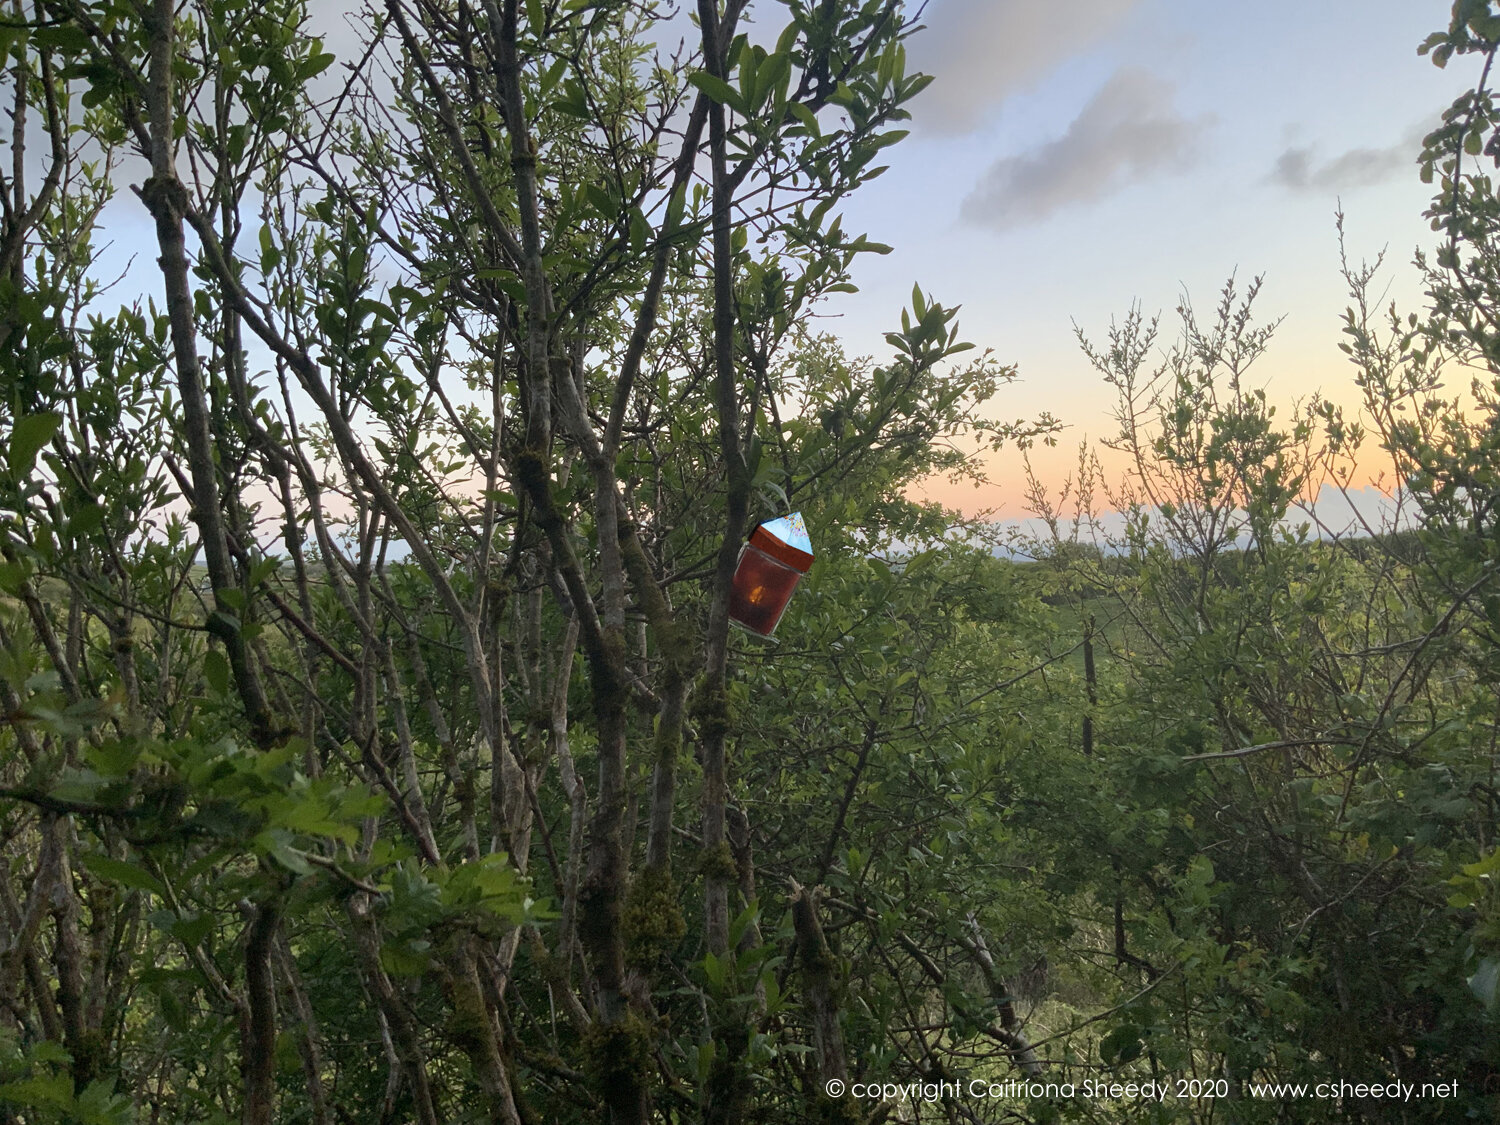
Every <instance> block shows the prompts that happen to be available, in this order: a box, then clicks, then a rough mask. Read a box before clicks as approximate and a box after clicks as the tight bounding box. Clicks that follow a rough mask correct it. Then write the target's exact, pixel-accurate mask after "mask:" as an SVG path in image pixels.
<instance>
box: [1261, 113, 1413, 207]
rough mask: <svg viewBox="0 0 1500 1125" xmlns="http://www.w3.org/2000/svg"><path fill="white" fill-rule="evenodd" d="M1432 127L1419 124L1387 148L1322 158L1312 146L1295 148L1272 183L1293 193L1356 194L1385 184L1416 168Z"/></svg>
mask: <svg viewBox="0 0 1500 1125" xmlns="http://www.w3.org/2000/svg"><path fill="white" fill-rule="evenodd" d="M1429 127H1430V123H1421V124H1418V125H1415V126H1413V127H1412V128H1411V129H1408V130H1407V131H1406V133H1405V134H1404V135H1403V136H1402V137H1401V139H1400V140H1399V141H1397V142H1396V143H1395V144H1393V145H1389V146H1387V147H1385V148H1351V149H1346V150H1345V151H1343V152H1341V153H1338V154H1337V155H1336V156H1329V157H1327V158H1322V159H1320V153H1319V151H1318V150H1317V149H1315V148H1314V147H1313V146H1312V145H1296V146H1293V147H1291V148H1288V149H1286V150H1285V151H1283V152H1282V154H1281V155H1280V156H1279V157H1277V159H1276V166H1275V167H1274V168H1273V169H1272V170H1271V180H1272V182H1274V183H1278V184H1280V185H1281V186H1282V187H1288V188H1291V189H1292V190H1293V191H1352V190H1354V189H1356V188H1362V187H1369V186H1370V185H1372V184H1378V183H1381V182H1383V181H1385V180H1388V179H1390V178H1391V177H1393V176H1396V175H1398V174H1400V173H1401V172H1411V171H1413V170H1414V169H1415V167H1416V163H1417V153H1418V152H1419V151H1420V150H1421V147H1422V138H1423V136H1424V135H1425V134H1426V132H1427V130H1428V128H1429Z"/></svg>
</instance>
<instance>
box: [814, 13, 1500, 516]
mask: <svg viewBox="0 0 1500 1125" xmlns="http://www.w3.org/2000/svg"><path fill="white" fill-rule="evenodd" d="M1448 16H1449V5H1448V4H1446V3H1441V2H1433V0H1260V2H1258V3H1255V4H1222V3H1203V2H1202V0H1073V2H1072V3H1068V4H1065V5H1064V4H1057V3H1054V2H1052V0H932V2H931V3H930V4H929V6H928V9H927V14H926V17H925V22H926V23H927V25H928V30H927V31H924V32H922V33H921V34H919V35H918V36H916V37H915V38H914V39H913V41H912V43H911V47H910V55H911V59H910V63H911V65H913V66H915V67H919V68H920V69H922V70H924V71H926V72H928V73H931V74H934V75H936V76H937V80H936V81H935V82H934V83H933V85H932V86H931V87H930V88H929V89H928V90H927V91H926V92H925V93H923V94H922V95H921V97H920V98H919V99H918V105H917V109H916V113H915V118H916V119H915V121H914V123H913V125H912V128H913V133H912V136H911V137H910V138H909V139H908V140H907V141H906V142H905V143H903V144H901V145H899V146H897V147H896V148H894V149H891V150H889V152H890V162H891V168H890V171H888V172H887V173H886V174H885V175H884V176H883V177H882V178H880V179H878V180H876V181H875V182H874V183H872V184H870V185H867V186H866V187H865V188H863V189H861V192H860V193H859V194H858V195H857V197H856V198H855V199H854V201H853V202H852V203H851V205H850V207H849V212H848V218H847V219H846V222H845V226H846V228H847V229H851V230H857V231H867V232H868V233H869V234H870V235H871V236H872V237H874V238H876V239H878V240H880V241H883V242H887V243H890V244H892V245H894V246H895V252H894V253H892V254H890V255H889V256H887V257H884V258H870V259H869V260H867V261H865V262H864V263H863V264H862V265H861V266H860V267H859V269H858V272H857V273H856V280H857V281H858V282H859V283H860V285H861V287H862V292H861V293H859V294H858V295H856V296H852V297H848V298H846V299H844V300H843V302H842V303H841V304H840V305H838V306H836V307H834V308H832V309H830V312H836V313H838V314H839V315H838V317H837V318H836V319H831V320H830V321H829V322H828V326H829V328H830V329H831V330H833V331H835V332H837V333H838V334H840V335H841V336H842V337H844V339H845V340H846V341H847V343H848V345H849V346H850V348H851V350H854V351H856V352H868V353H870V354H872V355H874V356H875V357H876V358H877V359H879V358H880V357H881V356H882V355H884V354H886V350H887V349H886V348H885V345H884V343H883V341H882V334H883V333H884V332H885V331H888V330H889V329H890V328H891V327H893V326H894V324H895V322H896V320H897V318H898V315H899V310H900V308H901V306H902V304H903V303H904V302H905V301H906V300H907V298H908V295H909V293H910V291H911V286H912V283H913V282H914V281H919V282H920V283H921V284H922V286H923V288H924V289H926V290H928V291H929V292H930V293H931V294H932V295H933V296H934V297H936V298H937V299H938V300H939V301H941V302H943V303H944V304H954V303H961V304H962V305H963V313H962V316H961V322H962V326H963V332H964V336H965V338H967V339H969V340H972V341H974V342H975V343H977V344H979V345H981V346H983V347H990V348H993V349H994V350H995V354H996V356H997V357H998V358H999V359H1001V360H1003V361H1004V362H1007V363H1015V364H1017V365H1018V366H1019V373H1020V381H1019V382H1017V383H1015V384H1012V385H1011V386H1010V387H1008V388H1007V389H1005V390H1003V391H1002V392H1001V395H1000V396H999V398H998V399H997V400H996V401H995V403H994V404H993V407H992V413H993V414H994V415H996V416H998V417H1002V418H1008V419H1015V418H1018V417H1024V416H1031V415H1035V414H1036V413H1037V412H1039V411H1042V410H1050V411H1052V412H1053V413H1054V414H1057V415H1059V416H1060V417H1061V418H1062V419H1063V420H1064V421H1066V422H1067V423H1068V424H1069V426H1070V429H1069V430H1068V431H1066V433H1065V434H1064V435H1063V438H1062V441H1061V446H1060V447H1059V449H1058V450H1056V451H1042V452H1041V453H1039V454H1037V455H1036V457H1035V458H1034V459H1035V461H1036V463H1037V464H1038V466H1039V468H1041V469H1042V470H1043V471H1044V473H1045V474H1046V475H1047V476H1048V477H1049V478H1051V479H1055V480H1058V481H1060V480H1061V479H1062V477H1063V476H1064V475H1065V474H1066V471H1067V468H1068V466H1069V465H1070V464H1071V462H1072V461H1073V459H1074V458H1075V456H1076V448H1077V444H1078V441H1079V440H1080V439H1081V438H1083V437H1085V436H1087V437H1098V436H1100V435H1102V434H1105V433H1107V432H1108V430H1109V423H1108V418H1107V414H1106V407H1107V404H1108V400H1107V398H1106V396H1105V395H1104V394H1103V393H1102V392H1103V391H1104V390H1106V389H1107V388H1103V387H1102V385H1101V384H1100V383H1099V381H1098V378H1097V376H1095V375H1094V374H1093V372H1092V370H1091V369H1090V368H1089V366H1088V364H1087V361H1086V360H1085V359H1084V358H1083V356H1082V355H1081V354H1080V352H1079V350H1078V347H1077V345H1076V342H1075V341H1074V338H1073V328H1072V325H1073V323H1074V322H1075V321H1076V322H1077V324H1078V325H1079V326H1080V327H1081V328H1082V329H1083V330H1084V331H1085V333H1087V334H1088V335H1089V336H1090V337H1091V338H1093V339H1095V340H1099V339H1102V337H1103V336H1104V334H1105V331H1106V329H1107V328H1108V325H1109V321H1110V318H1111V317H1112V316H1120V315H1123V314H1124V313H1125V312H1126V311H1127V310H1128V309H1129V307H1130V304H1131V302H1132V301H1133V300H1136V299H1139V301H1140V302H1141V304H1142V306H1143V308H1144V309H1145V311H1146V312H1147V313H1148V314H1149V313H1152V312H1156V311H1161V312H1162V313H1163V314H1164V315H1163V318H1162V324H1163V329H1164V334H1165V333H1166V331H1167V330H1175V327H1176V319H1175V314H1174V312H1173V310H1174V309H1175V307H1176V305H1177V303H1178V300H1179V296H1180V294H1181V293H1182V292H1184V291H1186V292H1187V293H1189V294H1190V295H1191V296H1192V298H1193V301H1194V304H1195V306H1196V307H1197V308H1198V309H1199V310H1200V312H1205V313H1206V312H1208V311H1210V310H1211V308H1212V306H1213V304H1214V302H1215V300H1216V298H1217V295H1218V291H1219V289H1220V288H1221V287H1222V285H1223V283H1224V281H1225V279H1226V278H1227V277H1228V276H1229V274H1230V273H1231V271H1237V273H1238V276H1239V278H1240V280H1241V281H1242V282H1246V281H1248V280H1249V279H1250V278H1251V277H1253V276H1254V275H1256V274H1264V275H1265V285H1264V289H1263V290H1262V294H1261V298H1260V300H1259V302H1258V308H1259V309H1260V311H1261V313H1262V314H1263V316H1264V317H1266V318H1267V319H1272V318H1274V317H1276V316H1281V315H1285V318H1286V319H1285V321H1284V322H1283V324H1282V326H1281V328H1280V330H1279V331H1278V333H1277V336H1276V340H1275V342H1273V344H1272V346H1271V348H1270V350H1269V351H1268V352H1267V354H1266V356H1265V357H1264V358H1263V359H1262V360H1261V363H1260V364H1259V365H1258V366H1257V368H1256V371H1258V373H1259V378H1260V381H1261V383H1262V385H1264V386H1265V387H1266V389H1267V391H1268V393H1269V394H1270V395H1271V396H1272V398H1273V399H1274V400H1277V401H1281V402H1290V400H1291V399H1292V398H1293V397H1295V396H1301V395H1306V394H1308V393H1310V392H1311V391H1313V390H1315V389H1320V388H1321V390H1322V391H1323V392H1324V393H1325V395H1327V396H1329V397H1332V398H1334V399H1335V400H1336V401H1341V402H1345V403H1351V404H1352V402H1353V401H1354V397H1353V392H1352V387H1351V385H1350V376H1351V371H1352V369H1351V368H1350V367H1349V365H1348V363H1347V361H1346V360H1345V359H1344V357H1343V355H1342V353H1340V352H1339V351H1338V350H1337V345H1338V343H1339V340H1340V339H1341V336H1340V323H1339V317H1340V314H1341V313H1342V311H1343V309H1344V307H1345V304H1346V300H1345V291H1344V286H1343V282H1342V280H1341V278H1340V276H1339V272H1338V242H1337V237H1336V234H1335V230H1334V212H1335V210H1336V208H1337V206H1338V203H1339V200H1340V199H1342V202H1343V208H1344V211H1345V214H1346V229H1347V234H1348V246H1349V252H1350V256H1351V257H1352V258H1354V259H1356V260H1358V259H1360V258H1364V257H1373V256H1374V255H1375V254H1377V253H1379V252H1380V251H1381V250H1382V249H1385V248H1388V255H1387V262H1388V268H1387V270H1386V272H1385V279H1386V280H1387V281H1388V282H1389V283H1390V296H1391V297H1392V298H1395V299H1396V300H1397V301H1398V302H1400V303H1401V304H1402V306H1403V307H1407V308H1416V307H1418V304H1419V301H1420V296H1421V294H1420V286H1419V284H1418V281H1417V278H1416V276H1415V272H1414V271H1413V270H1412V268H1411V266H1410V262H1411V258H1412V251H1413V250H1414V248H1416V247H1417V246H1418V245H1425V244H1428V243H1429V242H1430V240H1431V237H1432V236H1431V232H1430V231H1429V230H1428V227H1427V223H1426V220H1424V219H1423V218H1422V217H1421V216H1422V211H1423V210H1424V209H1425V207H1426V206H1427V203H1428V198H1429V191H1430V189H1429V188H1428V187H1427V186H1426V185H1424V184H1422V183H1421V182H1420V181H1419V180H1418V178H1417V172H1416V167H1415V157H1416V153H1417V150H1418V147H1419V145H1420V139H1421V136H1422V135H1423V133H1425V132H1426V131H1427V130H1429V129H1431V128H1433V127H1435V125H1436V123H1437V121H1438V118H1439V115H1440V113H1441V111H1442V109H1443V108H1445V107H1446V106H1447V105H1448V103H1449V102H1451V101H1452V99H1453V97H1454V96H1455V95H1457V94H1458V93H1459V92H1461V91H1462V90H1463V89H1465V88H1467V87H1468V86H1470V85H1471V84H1472V82H1473V81H1474V79H1475V77H1476V74H1477V71H1476V70H1475V68H1474V67H1473V66H1472V65H1470V63H1469V62H1468V61H1466V60H1463V59H1460V60H1456V61H1455V62H1454V63H1452V64H1450V67H1449V69H1448V70H1447V71H1443V70H1439V69H1438V68H1436V67H1435V66H1433V65H1432V63H1431V62H1430V61H1429V60H1428V59H1427V58H1425V57H1418V55H1417V46H1418V44H1419V43H1420V42H1421V41H1422V40H1423V39H1424V38H1425V37H1426V36H1427V35H1428V34H1429V33H1430V32H1432V31H1434V30H1437V29H1439V28H1441V27H1444V26H1446V23H1447V20H1448ZM1019 470H1020V465H1019V459H1018V458H1017V457H1016V456H1015V455H1014V454H1010V453H1005V454H1001V455H999V456H998V457H996V458H995V459H994V460H993V462H992V466H991V472H992V476H993V478H994V480H995V485H994V487H992V488H986V489H982V490H979V491H975V490H973V489H971V488H964V489H961V490H957V491H955V490H952V489H950V488H947V487H934V489H933V490H932V494H933V495H935V496H938V497H940V498H941V499H943V500H945V501H946V502H949V503H953V504H955V505H958V506H961V507H963V508H965V509H968V510H971V511H972V510H976V509H980V508H995V509H997V511H998V514H999V515H1001V516H1002V517H1006V518H1015V517H1017V516H1019V515H1022V514H1023V512H1022V509H1021V504H1020V499H1021V492H1020V488H1019V482H1018V477H1019Z"/></svg>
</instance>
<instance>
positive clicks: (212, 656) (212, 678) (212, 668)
mask: <svg viewBox="0 0 1500 1125" xmlns="http://www.w3.org/2000/svg"><path fill="white" fill-rule="evenodd" d="M203 678H204V679H205V680H206V681H208V686H209V687H210V688H212V689H213V690H214V691H215V692H217V693H218V694H220V695H223V694H224V693H225V692H227V691H228V690H229V661H227V660H225V659H224V654H223V653H222V652H220V651H219V650H218V649H216V648H211V649H209V650H208V651H207V652H205V653H204V654H203Z"/></svg>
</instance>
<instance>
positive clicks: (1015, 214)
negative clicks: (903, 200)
mask: <svg viewBox="0 0 1500 1125" xmlns="http://www.w3.org/2000/svg"><path fill="white" fill-rule="evenodd" d="M1172 92H1173V91H1172V87H1171V85H1170V84H1169V83H1168V82H1166V81H1164V80H1162V79H1160V78H1157V77H1156V76H1155V75H1152V74H1149V73H1147V72H1146V71H1143V70H1138V69H1135V68H1124V69H1121V70H1119V71H1116V72H1115V74H1114V76H1113V77H1111V78H1110V80H1109V81H1108V82H1106V83H1105V84H1104V86H1103V88H1102V89H1100V91H1099V92H1098V93H1097V94H1095V95H1094V96H1093V98H1092V99H1091V100H1090V101H1089V103H1088V104H1087V105H1086V106H1084V107H1083V111H1082V112H1081V113H1079V115H1078V117H1077V118H1076V119H1075V120H1074V121H1073V123H1072V124H1071V125H1069V126H1068V131H1067V132H1066V133H1064V134H1063V135H1062V136H1061V137H1059V138H1058V139H1057V140H1055V141H1049V142H1047V143H1046V144H1044V145H1040V146H1038V147H1037V148H1034V149H1032V150H1031V151H1029V152H1023V153H1021V154H1020V155H1019V156H1007V157H1003V158H1002V159H1000V160H997V161H996V162H995V163H994V164H993V165H991V166H990V169H989V171H987V172H986V173H985V174H984V175H983V176H982V177H981V178H980V180H979V183H978V184H976V185H975V186H974V189H973V191H971V192H970V193H969V195H968V197H967V198H966V199H965V200H964V202H963V207H962V209H961V212H960V214H961V215H962V217H963V218H964V220H966V221H967V222H970V223H974V224H975V225H978V226H985V227H990V228H992V229H994V230H1005V229H1007V228H1010V227H1015V226H1019V225H1022V224H1024V223H1030V222H1038V221H1040V220H1042V219H1045V218H1047V217H1048V216H1049V215H1051V214H1053V213H1054V212H1056V211H1060V210H1062V209H1063V208H1064V207H1068V206H1071V205H1073V204H1078V203H1090V202H1092V201H1094V200H1096V199H1103V198H1104V197H1105V196H1107V195H1110V194H1112V193H1113V192H1115V191H1118V190H1119V189H1120V188H1122V187H1124V186H1125V185H1126V184H1130V183H1134V182H1136V181H1138V180H1144V179H1146V178H1147V177H1149V176H1151V175H1154V174H1156V173H1158V172H1169V171H1181V170H1183V169H1185V168H1187V167H1189V166H1190V165H1191V164H1192V162H1193V159H1194V158H1195V157H1196V155H1197V145H1198V142H1199V139H1200V138H1201V136H1202V135H1203V132H1204V131H1205V130H1206V129H1207V128H1208V125H1209V121H1210V119H1209V118H1207V117H1200V118H1195V119H1189V118H1186V117H1184V116H1183V115H1182V114H1181V113H1179V112H1178V111H1177V109H1176V108H1175V107H1174V106H1173V104H1172Z"/></svg>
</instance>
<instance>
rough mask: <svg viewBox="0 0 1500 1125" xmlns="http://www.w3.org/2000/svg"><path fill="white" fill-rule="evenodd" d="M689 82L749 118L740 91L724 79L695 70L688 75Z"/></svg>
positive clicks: (721, 103)
mask: <svg viewBox="0 0 1500 1125" xmlns="http://www.w3.org/2000/svg"><path fill="white" fill-rule="evenodd" d="M688 82H689V83H691V84H692V85H693V86H695V87H697V88H698V89H699V90H702V91H703V92H704V93H705V94H707V95H708V96H709V97H710V98H712V99H713V100H714V101H716V102H718V103H719V104H720V105H727V106H728V107H729V108H730V109H732V110H734V111H735V112H736V113H739V114H740V115H741V116H745V117H748V116H749V114H748V113H746V111H745V102H744V99H743V98H741V97H740V94H739V91H738V90H736V89H735V88H734V87H733V86H731V85H730V84H729V83H728V82H725V81H724V80H723V79H722V78H715V77H714V76H713V75H712V74H710V73H708V71H706V70H695V71H693V73H692V74H689V75H688Z"/></svg>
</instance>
